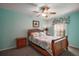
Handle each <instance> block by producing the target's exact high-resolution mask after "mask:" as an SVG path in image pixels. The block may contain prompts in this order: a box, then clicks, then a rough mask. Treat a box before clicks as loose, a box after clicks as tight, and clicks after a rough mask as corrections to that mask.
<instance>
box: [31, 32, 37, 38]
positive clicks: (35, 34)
mask: <svg viewBox="0 0 79 59" xmlns="http://www.w3.org/2000/svg"><path fill="white" fill-rule="evenodd" d="M31 35H33V36H34V37H38V36H39V32H33V33H31Z"/></svg>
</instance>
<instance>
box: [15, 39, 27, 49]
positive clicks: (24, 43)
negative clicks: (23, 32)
mask: <svg viewBox="0 0 79 59" xmlns="http://www.w3.org/2000/svg"><path fill="white" fill-rule="evenodd" d="M27 45H28V41H27V39H26V38H25V37H20V38H16V47H17V48H22V47H26V46H27Z"/></svg>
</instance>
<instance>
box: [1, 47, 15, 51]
mask: <svg viewBox="0 0 79 59" xmlns="http://www.w3.org/2000/svg"><path fill="white" fill-rule="evenodd" d="M12 48H16V47H9V48H4V49H0V51H3V50H8V49H12Z"/></svg>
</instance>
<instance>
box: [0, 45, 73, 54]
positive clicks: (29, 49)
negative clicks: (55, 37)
mask: <svg viewBox="0 0 79 59" xmlns="http://www.w3.org/2000/svg"><path fill="white" fill-rule="evenodd" d="M0 56H42V55H41V54H40V53H38V52H37V51H36V50H35V49H33V48H32V47H30V46H27V47H24V48H20V49H9V50H5V51H1V52H0ZM60 56H74V54H72V53H71V52H69V51H65V52H64V53H62V54H61V55H60Z"/></svg>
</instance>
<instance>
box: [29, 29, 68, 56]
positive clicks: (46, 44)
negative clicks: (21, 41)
mask: <svg viewBox="0 0 79 59" xmlns="http://www.w3.org/2000/svg"><path fill="white" fill-rule="evenodd" d="M28 41H29V45H30V46H32V47H33V48H35V49H36V50H37V51H38V52H40V53H41V54H43V55H45V56H49V55H52V56H57V55H61V54H62V53H63V51H64V50H67V49H68V40H67V36H64V37H55V36H49V35H45V34H44V33H43V30H40V29H30V30H28Z"/></svg>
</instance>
